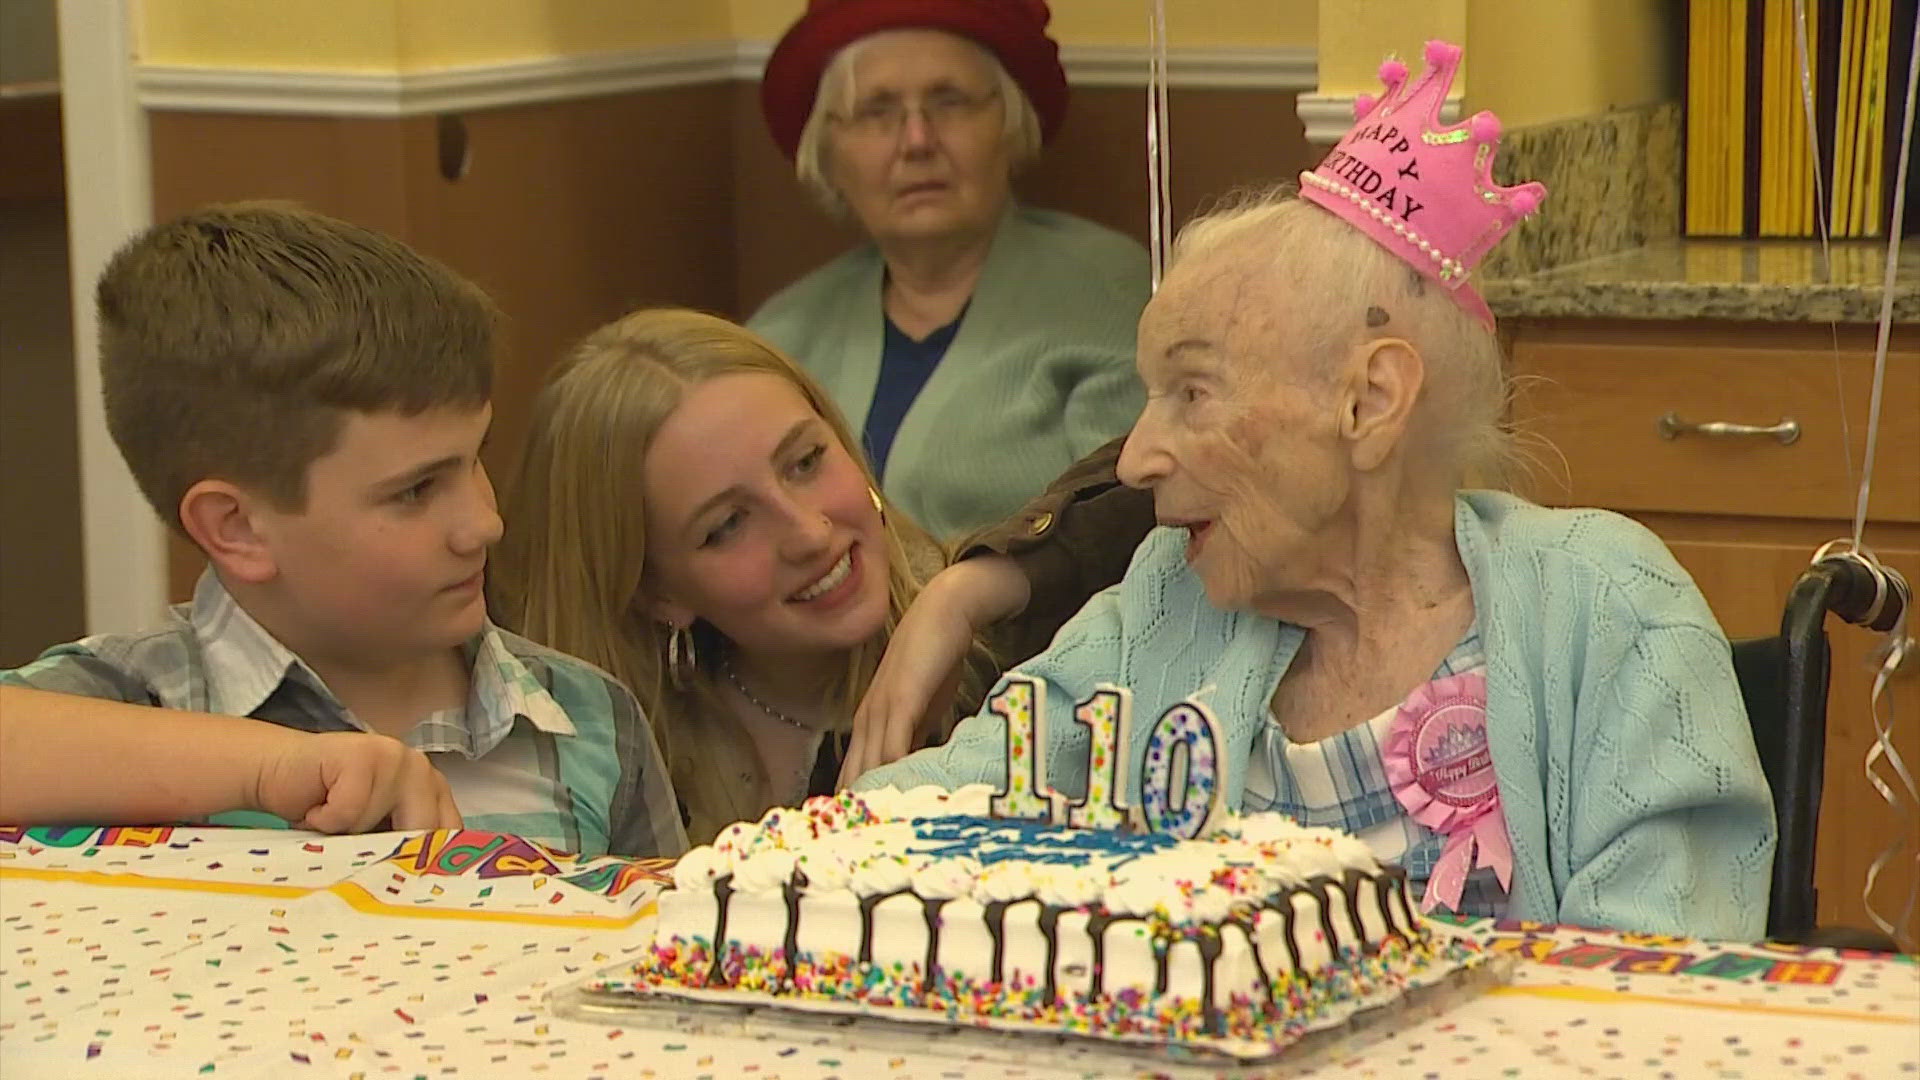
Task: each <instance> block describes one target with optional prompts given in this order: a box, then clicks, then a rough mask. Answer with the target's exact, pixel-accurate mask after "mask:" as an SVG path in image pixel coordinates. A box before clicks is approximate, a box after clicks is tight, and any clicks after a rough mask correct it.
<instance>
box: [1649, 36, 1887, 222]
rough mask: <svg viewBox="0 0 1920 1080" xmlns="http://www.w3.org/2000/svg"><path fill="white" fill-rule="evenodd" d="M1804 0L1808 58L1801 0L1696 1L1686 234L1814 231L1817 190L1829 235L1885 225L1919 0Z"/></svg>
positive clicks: (1690, 48) (1690, 39) (1690, 42)
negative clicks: (1797, 10)
mask: <svg viewBox="0 0 1920 1080" xmlns="http://www.w3.org/2000/svg"><path fill="white" fill-rule="evenodd" d="M1801 6H1802V7H1803V9H1804V11H1805V13H1806V34H1805V41H1806V44H1805V53H1804V56H1805V63H1804V64H1803V63H1802V52H1801V46H1800V44H1799V37H1800V30H1799V26H1798V23H1797V20H1796V17H1795V14H1796V13H1795V7H1796V5H1795V4H1794V2H1793V0H1689V3H1688V11H1687V101H1686V106H1687V108H1686V117H1687V128H1686V193H1685V204H1686V205H1685V225H1686V232H1687V235H1689V236H1742V237H1756V236H1816V235H1818V234H1819V231H1820V230H1819V228H1818V225H1817V222H1816V215H1817V214H1818V213H1819V203H1820V199H1818V198H1816V188H1817V189H1818V192H1819V194H1820V195H1821V196H1822V197H1823V198H1824V202H1825V206H1826V214H1827V222H1826V225H1827V233H1828V235H1830V236H1834V237H1872V236H1884V235H1885V234H1886V230H1887V227H1888V223H1889V222H1890V221H1891V219H1892V213H1893V189H1894V179H1895V178H1894V175H1893V172H1894V169H1895V168H1896V167H1897V165H1898V163H1899V160H1900V135H1901V132H1902V131H1903V130H1904V125H1908V124H1911V123H1912V122H1913V119H1912V118H1911V117H1908V116H1906V115H1905V106H1906V81H1907V67H1908V62H1909V59H1910V57H1911V55H1912V49H1913V28H1914V18H1915V8H1916V0H1804V4H1803V5H1801ZM1809 98H1810V99H1811V102H1812V114H1813V115H1812V124H1811V125H1809V123H1808V119H1809V118H1808V115H1807V114H1808V108H1807V102H1808V99H1809ZM1915 156H1916V157H1917V158H1920V152H1916V154H1915ZM1816 178H1817V180H1816ZM1909 186H1910V187H1914V186H1920V185H1915V184H1913V182H1912V181H1909ZM1908 218H1909V222H1910V224H1911V222H1912V219H1913V215H1908Z"/></svg>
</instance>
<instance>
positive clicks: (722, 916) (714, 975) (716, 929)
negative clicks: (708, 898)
mask: <svg viewBox="0 0 1920 1080" xmlns="http://www.w3.org/2000/svg"><path fill="white" fill-rule="evenodd" d="M732 896H733V875H732V874H728V875H727V876H726V877H722V878H715V879H714V882H713V907H714V911H715V912H716V913H717V914H715V915H714V917H713V967H712V968H710V969H708V971H707V985H708V986H725V985H726V981H725V980H726V977H727V973H726V971H725V970H724V969H723V968H722V967H721V965H720V961H721V960H722V959H724V958H725V957H726V955H727V951H726V944H727V909H728V908H730V907H732V906H733V905H732V904H730V903H728V899H729V898H730V897H732Z"/></svg>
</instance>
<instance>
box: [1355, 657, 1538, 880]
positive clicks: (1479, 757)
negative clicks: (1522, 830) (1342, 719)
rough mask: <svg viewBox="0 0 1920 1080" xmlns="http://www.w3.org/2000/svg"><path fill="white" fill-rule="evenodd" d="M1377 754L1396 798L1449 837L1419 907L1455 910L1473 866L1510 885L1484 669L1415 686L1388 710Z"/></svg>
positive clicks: (1510, 855)
mask: <svg viewBox="0 0 1920 1080" xmlns="http://www.w3.org/2000/svg"><path fill="white" fill-rule="evenodd" d="M1383 753H1384V757H1385V762H1386V766H1387V781H1388V783H1389V784H1391V785H1392V787H1393V794H1394V797H1395V798H1397V799H1399V800H1400V805H1401V806H1404V807H1406V810H1407V813H1408V814H1409V815H1411V816H1412V817H1413V819H1414V820H1415V821H1417V822H1419V823H1420V824H1422V825H1425V826H1426V827H1427V828H1429V829H1432V830H1433V831H1435V832H1437V833H1440V834H1442V835H1444V836H1445V837H1446V838H1447V840H1446V844H1445V846H1444V847H1443V848H1442V849H1441V851H1440V859H1439V861H1438V862H1436V863H1434V866H1433V874H1432V876H1431V877H1429V878H1428V879H1427V893H1426V896H1425V897H1423V898H1422V899H1421V901H1420V909H1421V910H1422V911H1432V910H1433V909H1434V907H1435V906H1436V905H1444V906H1445V907H1446V908H1447V909H1448V910H1449V911H1452V910H1457V909H1458V908H1459V906H1460V893H1461V891H1462V890H1463V889H1464V888H1465V887H1466V883H1467V874H1468V873H1469V872H1470V871H1471V870H1472V869H1473V868H1474V867H1475V866H1486V867H1491V868H1492V869H1493V872H1494V876H1495V877H1497V878H1498V879H1499V880H1500V886H1501V887H1502V888H1510V887H1511V885H1512V881H1513V846H1512V844H1511V843H1510V842H1509V841H1508V840H1507V816H1506V814H1505V813H1503V812H1502V811H1501V809H1500V788H1499V786H1498V785H1497V784H1495V783H1494V776H1493V755H1492V753H1491V752H1490V751H1489V750H1488V748H1487V678H1486V675H1485V673H1484V672H1480V671H1470V672H1467V673H1465V674H1462V675H1449V676H1447V677H1446V678H1444V679H1435V680H1434V681H1432V682H1430V683H1428V684H1427V685H1425V686H1423V687H1421V688H1420V689H1418V690H1415V691H1414V692H1413V694H1412V695H1411V696H1410V697H1408V698H1407V700H1406V701H1405V702H1404V703H1403V704H1402V705H1401V706H1400V711H1399V713H1398V715H1396V716H1395V717H1394V720H1393V729H1392V731H1390V732H1389V733H1388V735H1387V745H1386V747H1385V750H1384V752H1383Z"/></svg>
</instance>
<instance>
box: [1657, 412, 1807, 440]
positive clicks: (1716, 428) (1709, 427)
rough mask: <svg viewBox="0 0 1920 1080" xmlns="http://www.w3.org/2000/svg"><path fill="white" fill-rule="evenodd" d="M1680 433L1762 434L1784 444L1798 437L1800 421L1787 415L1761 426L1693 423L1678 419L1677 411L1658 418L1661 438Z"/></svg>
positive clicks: (1719, 436) (1712, 435)
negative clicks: (1772, 423) (1766, 425)
mask: <svg viewBox="0 0 1920 1080" xmlns="http://www.w3.org/2000/svg"><path fill="white" fill-rule="evenodd" d="M1682 435H1705V436H1708V437H1709V438H1714V439H1736V438H1743V437H1745V436H1749V435H1764V436H1767V437H1768V438H1771V439H1772V440H1773V441H1775V442H1777V443H1779V444H1780V445H1782V446H1786V445H1788V444H1790V443H1792V442H1795V441H1796V440H1798V439H1799V438H1800V421H1798V420H1795V419H1794V418H1793V417H1791V416H1789V417H1787V418H1785V419H1783V420H1781V421H1780V422H1779V423H1777V424H1774V425H1773V426H1771V427H1761V426H1760V425H1758V424H1731V423H1728V422H1727V421H1725V420H1708V421H1707V422H1705V423H1703V424H1695V423H1690V422H1688V421H1686V420H1682V419H1680V414H1679V413H1668V414H1667V415H1665V416H1663V417H1661V418H1660V437H1661V438H1663V439H1677V438H1679V437H1680V436H1682Z"/></svg>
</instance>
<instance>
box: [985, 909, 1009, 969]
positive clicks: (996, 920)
mask: <svg viewBox="0 0 1920 1080" xmlns="http://www.w3.org/2000/svg"><path fill="white" fill-rule="evenodd" d="M985 907H986V913H987V933H988V934H991V935H992V936H993V977H992V979H990V980H989V981H990V982H992V983H993V984H994V985H996V986H998V985H999V984H1000V983H1001V982H1002V981H1004V980H1005V978H1006V966H1007V947H1006V943H1005V940H1004V939H1005V937H1006V933H1007V902H1006V901H1005V900H995V901H993V902H992V903H990V904H987V905H985Z"/></svg>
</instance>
